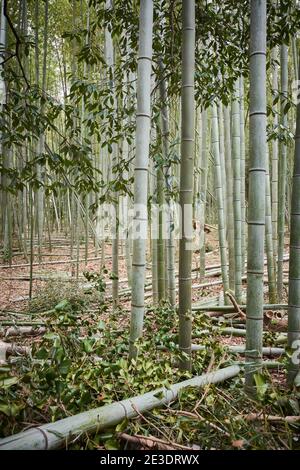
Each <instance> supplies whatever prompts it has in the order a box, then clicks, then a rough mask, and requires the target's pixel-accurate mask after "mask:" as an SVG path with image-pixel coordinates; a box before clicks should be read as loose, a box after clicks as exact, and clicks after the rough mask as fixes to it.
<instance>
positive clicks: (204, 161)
mask: <svg viewBox="0 0 300 470" xmlns="http://www.w3.org/2000/svg"><path fill="white" fill-rule="evenodd" d="M207 125H208V119H207V110H206V109H203V111H202V119H201V135H202V142H201V174H200V179H199V185H200V189H199V193H200V208H199V217H200V234H199V239H200V240H199V241H200V279H204V277H205V231H204V224H205V212H206V190H207V173H208V171H207V170H208V158H207V127H208V126H207Z"/></svg>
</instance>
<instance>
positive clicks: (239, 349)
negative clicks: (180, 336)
mask: <svg viewBox="0 0 300 470" xmlns="http://www.w3.org/2000/svg"><path fill="white" fill-rule="evenodd" d="M224 347H225V348H226V349H227V350H228V351H229V352H230V353H232V354H245V349H246V347H245V346H243V345H233V346H230V345H228V346H227V345H224ZM207 349H208V348H207V346H203V345H201V344H192V351H206V350H207ZM262 352H263V355H264V356H281V355H283V354H284V353H285V350H284V348H272V347H263V349H262Z"/></svg>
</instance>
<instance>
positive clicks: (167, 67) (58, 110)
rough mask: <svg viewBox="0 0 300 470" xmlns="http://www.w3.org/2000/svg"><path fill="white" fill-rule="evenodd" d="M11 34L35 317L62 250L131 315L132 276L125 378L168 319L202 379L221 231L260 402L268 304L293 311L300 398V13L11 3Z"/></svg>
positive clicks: (186, 367) (21, 200)
mask: <svg viewBox="0 0 300 470" xmlns="http://www.w3.org/2000/svg"><path fill="white" fill-rule="evenodd" d="M0 19H1V28H0V48H1V49H0V56H1V59H0V90H1V91H0V96H1V103H0V106H1V111H0V112H1V121H0V154H1V157H0V158H1V159H0V183H1V186H0V189H1V191H0V200H1V204H0V220H1V224H0V237H1V258H2V266H1V268H3V269H13V267H14V265H17V263H16V262H15V257H18V256H22V258H23V264H24V267H26V269H28V281H29V282H28V285H29V289H28V293H27V294H28V299H29V300H30V299H31V298H33V297H34V294H35V288H34V286H35V284H34V279H35V274H34V272H35V271H34V268H35V267H36V266H43V264H44V263H46V262H48V263H51V261H50V262H49V261H46V260H45V258H44V257H43V253H44V252H45V250H46V251H50V253H51V250H52V248H53V247H54V246H56V245H57V243H58V244H59V246H60V245H61V246H63V247H64V249H65V250H66V251H65V254H66V256H67V259H68V261H66V262H68V263H69V266H70V270H71V277H72V278H74V279H77V280H78V279H80V276H81V271H82V268H81V267H82V263H83V265H84V266H87V265H88V262H89V261H90V260H91V259H92V260H96V261H97V265H98V272H99V273H102V272H103V270H105V269H107V268H106V265H107V259H108V258H109V259H110V260H111V264H110V268H109V275H110V279H111V303H110V307H109V308H111V309H112V310H113V311H114V312H118V309H120V308H121V307H122V302H123V297H122V296H123V293H124V292H123V290H122V288H121V268H120V265H121V264H120V263H121V261H120V260H124V266H125V268H126V283H127V287H126V289H127V292H125V293H126V295H127V297H128V298H129V299H130V306H129V310H128V317H127V323H128V325H129V337H128V351H127V352H128V358H129V361H135V360H136V359H137V357H138V355H139V350H140V348H141V344H142V342H143V335H144V334H145V328H146V327H145V325H146V324H147V315H148V311H149V309H150V310H151V308H154V307H155V306H157V305H162V304H167V305H169V306H170V307H171V308H172V309H173V310H174V309H175V311H176V312H177V314H178V320H179V322H178V345H176V347H177V346H178V348H179V351H180V353H181V354H180V358H179V362H178V367H179V370H180V371H181V372H182V373H183V374H184V373H187V372H189V373H191V372H192V371H193V351H194V350H195V345H193V338H194V335H193V324H194V319H195V316H196V315H197V314H198V312H199V311H201V305H200V304H199V305H198V304H195V303H194V301H193V298H194V292H195V290H199V291H200V292H202V291H201V289H204V288H203V287H201V286H203V285H205V284H204V283H205V280H206V275H207V272H208V264H209V256H210V255H209V251H211V250H210V249H209V247H208V233H209V232H211V231H212V232H213V233H214V234H215V235H216V237H217V240H218V253H219V255H218V256H219V262H220V265H219V267H218V268H217V269H219V271H220V273H219V274H220V278H221V282H220V283H219V284H220V285H221V288H222V290H221V291H219V292H218V298H217V301H215V302H214V303H215V304H216V303H218V307H219V308H220V310H221V311H223V312H226V311H228V312H230V311H232V310H230V309H232V308H233V311H238V312H240V316H241V317H242V318H243V317H244V318H243V319H244V320H245V324H246V328H245V344H244V346H243V347H244V350H243V351H244V353H245V354H244V355H245V369H244V374H245V389H246V391H247V392H249V393H250V394H251V393H253V389H254V386H255V383H256V382H255V374H256V373H257V371H258V370H260V368H261V367H262V366H263V362H264V359H263V356H264V351H265V347H266V344H265V342H264V338H265V334H266V330H264V328H265V323H264V318H265V312H266V310H267V307H266V305H268V304H270V305H273V306H274V309H276V306H277V307H278V308H280V305H282V304H284V305H285V304H287V307H286V309H287V311H288V322H287V326H286V331H285V332H284V334H285V335H286V333H287V344H286V353H287V357H288V365H287V383H288V385H289V386H290V387H293V386H294V384H298V385H299V377H300V375H299V374H300V365H299V364H300V360H299V351H300V219H299V217H300V140H299V139H300V96H299V83H300V82H299V73H300V68H299V65H300V55H299V51H300V43H299V41H300V39H299V26H300V6H299V2H297V1H294V0H278V1H277V0H274V1H268V2H267V1H266V0H242V1H240V2H236V1H235V0H224V1H222V2H219V1H215V0H210V1H209V0H196V1H195V0H183V1H179V0H177V1H171V0H170V1H168V0H153V1H152V0H140V1H137V0H131V1H124V0H97V1H96V0H43V1H39V0H12V1H5V0H2V1H1V15H0ZM91 246H92V249H91ZM288 256H289V270H288V271H287V269H286V264H285V263H286V261H287V259H288ZM122 262H123V261H122ZM53 263H55V261H53ZM265 267H266V272H265ZM287 274H288V278H287ZM194 276H197V279H198V280H199V282H200V283H202V284H200V285H199V287H197V284H194V283H193V280H194V279H195V277H194ZM217 282H218V281H217ZM126 289H125V291H126ZM232 304H233V305H234V307H233V305H232ZM206 307H207V311H209V305H207V306H205V304H203V306H202V309H204V310H203V311H205V308H206ZM198 308H199V310H198ZM222 309H223V310H222ZM226 309H227V310H226ZM0 323H1V322H0ZM147 325H148V324H147ZM147 328H149V325H148V326H147ZM229 375H230V373H229ZM256 385H257V383H256Z"/></svg>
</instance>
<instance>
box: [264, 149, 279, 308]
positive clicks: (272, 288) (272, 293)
mask: <svg viewBox="0 0 300 470" xmlns="http://www.w3.org/2000/svg"><path fill="white" fill-rule="evenodd" d="M268 150H269V149H268V146H267V149H266V233H265V238H266V253H267V265H268V284H269V301H270V304H276V302H277V290H276V276H275V260H274V252H273V233H272V228H273V227H272V214H271V191H270V174H269V151H268Z"/></svg>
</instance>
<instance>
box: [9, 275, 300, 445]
mask: <svg viewBox="0 0 300 470" xmlns="http://www.w3.org/2000/svg"><path fill="white" fill-rule="evenodd" d="M93 281H94V283H95V284H94V287H95V290H96V291H97V288H98V291H99V290H101V289H102V288H103V285H102V284H101V286H102V287H101V286H100V288H99V285H100V284H99V280H98V279H94V278H93ZM51 289H52V291H51ZM51 289H50V291H51V292H52V293H53V295H52V294H51V302H50V299H48V300H49V301H48V303H47V302H46V301H45V302H43V301H42V296H40V297H39V303H38V304H36V306H39V309H40V310H49V309H50V312H49V313H48V314H47V315H46V316H44V317H43V318H44V320H45V323H46V327H47V334H45V335H44V336H43V337H41V339H40V341H38V342H35V343H34V344H33V346H32V353H31V355H30V356H29V357H20V358H16V359H15V360H14V361H13V362H12V363H11V364H9V365H6V366H3V367H1V368H0V418H1V424H0V432H1V435H2V436H6V435H10V434H13V433H16V432H18V431H20V430H21V429H24V428H26V427H30V426H35V425H38V424H41V423H45V422H51V421H56V420H58V419H61V418H64V417H66V416H69V415H74V414H77V413H79V412H81V411H85V410H88V409H90V408H93V407H98V406H103V405H105V404H108V403H112V402H114V401H119V400H122V399H125V398H129V397H132V396H135V395H138V394H142V393H145V392H148V391H152V390H154V389H156V388H159V387H162V386H164V387H168V386H169V385H170V384H172V383H174V382H179V381H181V380H184V379H185V378H189V377H190V374H188V373H184V374H183V373H182V372H180V371H179V370H178V368H177V363H178V360H179V352H178V349H177V346H176V344H177V342H178V338H177V314H176V312H175V311H174V309H172V308H171V307H170V306H169V305H167V304H164V305H162V306H160V307H158V308H154V309H152V310H151V311H150V312H148V313H147V315H146V319H145V327H144V337H143V340H142V341H140V342H139V343H138V344H137V346H138V350H139V354H138V357H137V359H136V360H135V361H132V362H131V363H129V362H128V360H127V356H128V337H129V330H128V324H129V321H128V320H129V318H128V315H129V313H128V311H127V312H126V311H122V310H121V309H119V310H116V311H114V312H108V311H107V305H105V304H104V303H103V302H99V301H98V303H97V304H96V308H95V305H93V306H94V308H93V309H92V308H91V306H92V304H91V303H90V300H91V299H89V302H86V301H85V299H86V298H87V297H85V295H86V294H83V293H82V292H81V293H80V295H79V294H78V295H79V297H75V298H74V296H73V294H72V289H70V286H69V285H68V289H69V293H67V292H66V291H65V290H64V291H61V290H60V292H58V291H57V288H56V287H53V288H51ZM60 289H61V284H60ZM102 290H103V289H102ZM67 294H68V295H67ZM89 295H92V296H94V295H95V292H93V293H91V292H90V293H89ZM95 298H96V297H95ZM54 299H56V305H55V302H54ZM57 301H59V302H58V303H57ZM53 304H54V305H53ZM30 308H31V310H32V309H33V308H34V304H33V305H32V304H31V306H30ZM51 309H52V310H51ZM123 323H124V324H125V325H126V326H125V327H122V328H120V324H123ZM193 331H194V332H195V335H196V337H197V338H198V341H200V342H201V344H203V345H206V346H207V347H206V350H205V351H201V352H197V353H194V360H193V375H200V374H202V373H205V372H206V371H207V370H211V369H216V368H219V367H224V366H226V365H229V364H231V363H232V362H233V360H232V357H230V356H229V355H228V353H227V352H226V349H225V348H224V347H223V346H222V344H221V343H220V342H219V341H218V338H216V336H215V333H214V332H213V330H212V326H211V322H210V320H209V319H208V317H206V316H205V315H200V314H197V315H195V317H194V326H193ZM204 331H205V334H202V332H204ZM277 375H278V374H277ZM257 377H258V378H257V384H258V385H259V388H258V390H259V394H258V397H257V399H256V400H255V401H254V400H251V399H250V398H249V397H247V396H246V395H245V394H244V392H243V381H242V378H241V377H239V378H236V379H231V380H229V381H227V382H225V383H224V384H222V386H207V387H205V388H204V389H201V390H197V389H185V390H184V391H182V392H181V393H180V395H179V399H178V401H177V402H174V403H173V404H172V405H171V406H169V407H164V408H161V409H156V410H153V411H152V412H151V413H147V416H142V415H141V416H139V418H138V419H134V420H131V421H130V422H123V423H120V424H119V425H118V426H117V427H116V428H114V429H109V430H106V431H105V432H103V433H98V434H97V435H96V436H92V437H91V436H89V437H88V436H86V439H84V440H81V441H80V443H78V442H77V443H76V444H74V445H73V447H74V448H107V449H112V448H120V447H123V446H124V439H123V438H121V437H122V434H120V433H124V432H126V433H128V434H131V435H142V436H156V438H158V439H161V440H163V441H164V442H167V443H176V444H177V445H178V444H179V445H184V446H189V445H191V444H193V445H195V446H198V447H200V448H201V449H212V448H216V449H229V448H231V449H232V448H239V449H243V448H250V449H262V448H272V449H273V448H274V449H278V448H289V449H291V448H299V423H298V424H297V423H296V424H292V425H291V424H287V423H286V422H284V421H280V420H279V421H278V422H270V421H269V420H268V419H267V418H266V415H267V414H271V415H276V416H279V417H284V416H286V415H293V416H295V415H296V416H298V415H300V411H299V402H300V394H299V393H296V392H288V391H287V390H286V389H284V388H283V387H282V386H281V385H280V383H279V384H278V383H277V384H274V383H273V378H274V375H273V376H272V375H271V374H269V373H268V372H264V374H263V375H258V376H257ZM249 412H253V413H263V415H261V416H259V417H257V419H255V420H253V421H251V420H249V419H248V418H249V417H248V415H249ZM120 436H121V437H120ZM125 442H126V441H125Z"/></svg>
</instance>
